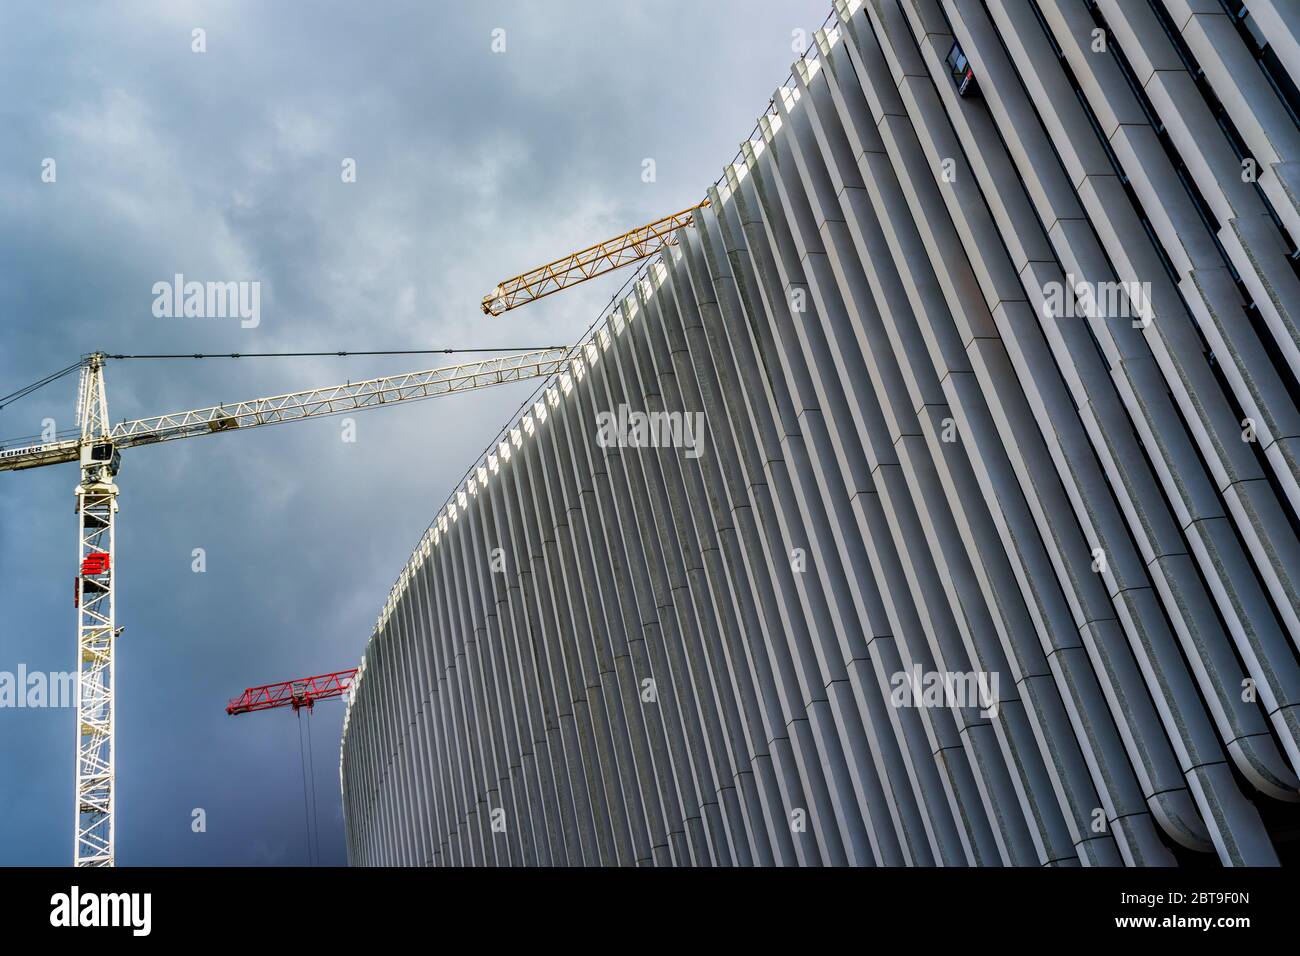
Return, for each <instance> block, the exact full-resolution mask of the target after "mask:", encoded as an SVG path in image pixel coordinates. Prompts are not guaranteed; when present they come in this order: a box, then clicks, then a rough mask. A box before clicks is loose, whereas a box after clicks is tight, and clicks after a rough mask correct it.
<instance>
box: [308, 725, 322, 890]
mask: <svg viewBox="0 0 1300 956" xmlns="http://www.w3.org/2000/svg"><path fill="white" fill-rule="evenodd" d="M313 710H314V708H312V707H308V708H307V776H308V778H309V779H310V780H311V818H312V830H313V832H314V834H315V837H316V865H317V866H320V810H318V809H317V808H316V761H315V759H314V758H313V757H312V751H313V750H314V748H313V747H312V744H311V715H312V712H313Z"/></svg>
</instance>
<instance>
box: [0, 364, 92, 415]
mask: <svg viewBox="0 0 1300 956" xmlns="http://www.w3.org/2000/svg"><path fill="white" fill-rule="evenodd" d="M81 366H82V363H81V362H77V363H76V364H75V365H69V366H68V367H67V368H64V369H60V370H59V371H57V372H51V373H50V374H49V375H47V376H45V377H44V378H42V379H39V380H37V381H35V382H32V384H30V385H25V386H23V387H22V388H20V389H18V390H17V391H16V392H10V393H9V394H8V395H3V396H0V408H4V407H5V406H6V405H12V404H13V403H14V402H16V401H18V399H20V398H24V397H25V396H27V395H30V394H31V393H32V392H34V391H36V390H37V389H38V388H44V387H45V386H46V385H49V384H50V383H51V382H55V381H58V380H59V379H61V378H63V376H65V375H67V374H68V373H69V372H75V371H76V370H77V369H79V368H81Z"/></svg>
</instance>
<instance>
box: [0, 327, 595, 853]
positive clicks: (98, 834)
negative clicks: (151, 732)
mask: <svg viewBox="0 0 1300 956" xmlns="http://www.w3.org/2000/svg"><path fill="white" fill-rule="evenodd" d="M340 354H344V353H340ZM569 357H570V352H569V350H568V349H567V348H551V349H542V350H539V351H533V352H521V353H517V354H512V355H500V356H495V357H492V358H487V359H483V360H481V361H477V362H472V363H469V364H467V365H454V366H448V367H444V368H435V369H429V370H427V371H423V372H408V373H406V374H404V375H390V376H386V377H383V378H372V379H366V380H364V381H360V382H350V383H348V384H346V385H334V386H330V387H327V388H314V389H308V390H305V391H301V392H289V393H287V394H284V395H276V396H272V397H270V398H258V399H254V400H252V401H248V402H237V403H234V404H227V405H213V406H210V407H208V408H196V409H191V410H190V411H186V412H176V413H173V414H170V415H159V416H157V417H154V418H142V419H137V420H135V421H124V422H121V423H119V424H117V425H114V426H110V425H109V421H108V402H107V397H106V394H105V390H104V363H105V361H106V360H107V359H108V358H109V356H108V355H106V354H104V353H103V352H94V353H92V354H90V355H87V356H86V357H85V358H84V359H83V360H82V363H81V385H80V390H79V393H78V399H77V424H78V426H79V427H80V436H79V437H76V438H68V439H63V440H56V441H52V442H47V443H45V444H39V445H28V446H24V447H20V448H9V449H5V448H0V471H19V470H22V469H25V468H36V467H39V466H42V465H56V464H60V463H63V462H73V461H76V462H80V464H81V482H80V484H78V485H77V491H76V495H77V514H78V516H79V533H78V540H79V541H80V546H79V555H78V558H79V565H78V571H77V584H76V602H77V658H78V665H77V668H78V670H77V790H76V802H75V805H74V811H75V814H76V829H75V831H74V832H75V848H74V859H73V862H74V863H75V865H77V866H112V865H113V830H114V827H113V818H114V810H115V807H114V787H113V753H114V744H113V726H114V718H115V712H116V707H115V701H114V694H113V691H114V686H115V680H114V670H113V642H114V640H115V639H116V637H117V636H118V634H120V633H121V630H122V629H121V628H119V627H117V624H116V618H115V616H114V606H113V594H114V587H113V581H114V578H115V577H116V572H117V569H118V566H119V563H118V560H117V554H116V552H115V551H114V548H113V544H114V542H113V524H114V517H115V515H116V514H117V495H118V487H117V485H116V484H115V482H114V479H115V478H116V477H117V472H118V467H119V464H120V462H121V451H122V449H124V448H131V447H133V446H136V445H147V444H153V443H155V442H164V441H171V440H173V439H176V438H193V437H195V436H197V435H210V434H213V433H215V432H224V431H230V430H233V429H242V428H253V427H255V426H258V425H272V424H276V423H278V422H290V421H298V420H300V419H304V418H316V417H319V416H322V415H336V414H339V413H341V412H347V411H353V410H360V409H366V408H378V407H379V406H381V405H392V404H396V403H399V402H410V401H417V400H419V399H423V398H432V397H435V396H438V395H449V394H452V393H454V392H465V391H470V390H473V389H479V388H486V387H488V386H491V385H504V384H507V383H510V382H521V381H524V380H526V379H534V378H547V377H550V376H552V375H554V374H556V373H558V372H560V371H562V370H563V369H565V367H566V366H567V365H568V362H569ZM65 371H69V370H65Z"/></svg>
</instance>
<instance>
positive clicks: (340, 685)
mask: <svg viewBox="0 0 1300 956" xmlns="http://www.w3.org/2000/svg"><path fill="white" fill-rule="evenodd" d="M356 676H357V669H356V668H355V667H353V668H351V669H349V670H345V671H337V672H335V673H333V674H318V675H317V676H315V677H302V678H299V679H298V680H287V681H281V682H280V683H278V684H263V685H262V686H261V687H250V688H248V689H247V690H245V691H244V692H243V693H242V694H240V695H239V696H238V697H236V698H235V699H234V700H232V701H231V702H230V703H229V704H227V705H226V713H227V714H230V715H231V716H235V715H238V714H250V713H252V712H253V711H255V710H271V709H272V708H274V707H292V708H293V709H294V710H298V709H299V708H300V707H307V708H311V707H312V706H313V705H314V704H315V703H316V701H318V700H328V699H329V698H331V697H342V696H343V695H344V694H346V693H347V692H348V690H349V689H350V688H351V687H352V679H353V678H354V677H356Z"/></svg>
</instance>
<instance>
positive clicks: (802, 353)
mask: <svg viewBox="0 0 1300 956" xmlns="http://www.w3.org/2000/svg"><path fill="white" fill-rule="evenodd" d="M1237 6H1239V5H1235V4H1234V5H1232V7H1233V9H1236V7H1237ZM1247 6H1248V7H1249V10H1250V11H1251V13H1252V17H1251V18H1250V19H1249V20H1248V21H1246V22H1243V23H1242V24H1240V25H1238V24H1236V23H1234V20H1233V19H1232V18H1231V17H1229V16H1227V15H1226V14H1223V13H1220V12H1216V11H1218V10H1219V9H1220V8H1219V7H1217V6H1215V5H1213V4H1205V3H1200V4H1192V5H1189V4H1188V3H1186V2H1183V0H1151V2H1148V0H1137V2H1131V0H1124V2H1120V0H1099V2H1098V3H1097V4H1096V5H1095V9H1090V7H1089V5H1088V4H1085V3H1082V2H1073V0H1025V2H1011V0H988V2H986V3H983V4H976V3H968V2H965V0H961V2H956V0H949V2H943V3H940V2H937V0H907V2H902V3H898V2H887V0H872V2H868V3H865V4H860V3H858V2H839V3H837V4H836V11H837V16H836V17H835V19H834V21H833V23H832V24H831V25H830V26H831V28H830V29H829V30H828V31H826V32H823V33H821V34H819V35H818V37H817V40H818V46H817V48H816V49H814V50H813V51H811V53H810V55H809V56H808V57H806V58H805V59H804V60H802V61H801V62H800V63H799V64H797V65H796V69H795V73H794V75H793V77H792V78H791V81H790V84H789V85H788V86H787V87H785V88H783V89H782V90H780V91H779V92H778V95H777V96H776V98H775V102H774V106H773V109H772V111H771V113H770V114H768V115H767V116H765V117H764V118H763V119H762V120H761V121H760V124H759V128H758V130H757V131H756V133H755V135H754V137H753V139H752V140H751V141H750V142H749V143H747V144H746V145H745V147H743V149H742V153H741V155H740V156H739V157H738V158H737V161H736V162H735V163H733V164H732V165H730V166H728V167H727V168H726V170H725V171H724V176H723V178H722V180H720V182H719V184H718V186H717V187H716V188H714V189H711V190H710V191H709V198H710V200H711V204H710V205H709V206H708V207H707V208H705V209H703V210H701V211H700V212H699V213H698V214H697V215H696V219H695V224H694V226H692V227H691V228H688V229H685V230H683V231H682V232H681V233H680V235H679V239H680V241H679V244H678V245H677V246H675V247H673V248H672V249H671V250H669V251H668V252H667V253H666V254H665V255H664V256H663V257H662V259H661V260H658V261H656V262H654V263H653V264H652V265H651V266H650V267H649V268H648V269H647V270H645V271H644V272H643V274H642V277H641V278H640V279H639V280H638V281H637V282H636V283H635V284H634V286H633V288H632V292H631V294H630V295H629V296H628V297H627V298H626V299H623V300H622V301H621V302H620V304H619V305H618V307H617V308H616V309H614V310H613V311H612V312H611V313H610V314H609V315H607V316H605V317H603V318H602V319H601V321H600V322H599V323H598V324H597V327H596V328H595V330H594V331H593V333H592V336H591V337H590V338H589V339H588V340H587V341H586V342H585V343H584V344H583V346H582V347H581V348H580V349H578V350H576V351H575V357H574V361H573V364H572V367H571V370H570V372H569V373H567V374H565V375H563V376H561V378H560V379H559V380H557V381H555V382H551V383H547V385H546V386H545V388H544V389H543V390H542V391H541V392H540V393H539V396H538V401H537V403H536V404H535V405H534V406H533V407H532V409H531V410H530V411H528V413H527V414H526V415H524V416H523V417H522V418H521V419H520V420H519V421H518V422H516V423H514V424H513V425H512V426H511V427H510V428H509V429H508V430H507V432H506V433H505V439H504V441H503V442H501V443H500V444H498V445H496V446H494V447H493V448H491V449H489V451H488V453H486V454H485V456H484V457H483V459H482V460H481V462H480V463H479V465H478V466H477V467H476V468H475V469H474V470H472V472H471V473H470V477H469V480H468V481H467V482H466V484H465V485H464V486H462V487H461V488H460V489H458V490H457V491H456V493H455V494H454V495H453V497H452V498H451V499H450V500H449V501H448V503H447V506H446V507H445V508H444V509H443V511H442V512H440V513H439V515H438V517H437V519H436V520H435V522H434V524H433V526H432V527H431V528H430V530H429V532H428V533H427V534H426V535H425V537H424V538H423V540H422V541H421V543H420V545H419V547H418V548H417V549H416V551H415V553H414V554H413V556H412V558H411V561H410V562H409V564H408V565H407V567H406V568H405V569H404V570H403V572H402V574H401V576H400V578H399V580H398V582H397V584H396V585H395V586H394V588H393V591H392V593H391V595H390V597H389V599H388V601H387V603H386V605H385V607H384V610H383V613H382V615H381V616H380V619H379V621H378V623H377V626H376V628H375V631H374V634H373V636H372V637H371V639H370V643H369V645H368V647H367V650H366V654H365V657H364V660H363V664H362V670H361V673H360V675H359V678H358V681H357V684H356V687H355V690H354V693H353V697H352V699H351V700H350V701H349V705H348V713H347V717H346V721H345V725H344V736H343V744H342V757H341V763H340V777H341V784H342V788H343V800H344V812H345V818H346V823H347V838H348V855H349V859H350V860H351V862H352V863H354V864H411V865H420V864H440V865H449V864H487V865H492V864H496V865H503V864H568V865H578V864H608V865H612V864H678V865H713V864H718V865H726V864H738V865H748V864H786V865H791V864H799V865H830V864H855V865H872V864H876V865H908V864H910V865H967V864H969V865H998V864H1007V865H1043V864H1089V865H1090V864H1107V865H1117V864H1127V865H1154V864H1170V863H1175V862H1179V861H1183V860H1186V859H1190V858H1194V857H1195V855H1196V854H1204V855H1208V856H1211V857H1217V859H1218V860H1219V861H1221V862H1222V863H1224V864H1241V863H1247V864H1272V863H1276V862H1278V861H1279V859H1280V858H1286V856H1287V853H1288V852H1290V851H1288V848H1287V844H1286V843H1285V842H1284V839H1283V837H1282V834H1284V833H1286V832H1287V831H1288V830H1290V831H1291V832H1294V831H1295V825H1296V822H1297V819H1298V812H1297V805H1296V803H1295V800H1296V798H1297V779H1296V769H1297V767H1298V766H1300V720H1298V718H1297V714H1298V711H1297V703H1298V699H1300V665H1298V663H1297V648H1298V647H1300V608H1298V607H1297V597H1296V594H1297V588H1296V576H1297V575H1298V574H1300V540H1298V538H1297V527H1298V525H1297V521H1296V509H1297V505H1300V482H1298V478H1300V464H1298V458H1297V454H1296V448H1297V442H1300V414H1298V413H1297V388H1296V375H1297V373H1298V372H1300V335H1298V334H1297V310H1298V309H1300V280H1298V279H1297V270H1296V261H1295V258H1294V255H1292V258H1290V259H1289V258H1288V254H1289V253H1291V254H1294V252H1295V237H1297V236H1300V207H1298V205H1297V199H1296V197H1297V195H1300V188H1297V186H1298V185H1300V173H1298V172H1297V170H1300V165H1298V163H1300V135H1298V134H1297V130H1296V127H1295V124H1294V114H1293V113H1292V112H1290V111H1289V106H1288V103H1287V97H1288V96H1294V86H1292V87H1290V88H1289V89H1288V88H1287V86H1286V83H1285V82H1279V81H1278V79H1277V78H1278V76H1281V77H1283V78H1284V79H1285V78H1286V77H1287V74H1288V73H1289V80H1287V82H1292V81H1294V80H1295V79H1296V78H1297V76H1300V69H1298V67H1300V45H1297V37H1298V36H1300V14H1297V12H1296V8H1295V7H1294V5H1290V4H1284V3H1281V2H1279V0H1271V2H1270V0H1259V2H1256V0H1252V2H1249V3H1248V4H1247ZM1207 10H1208V12H1205V11H1207ZM1193 11H1195V12H1193ZM1261 25H1262V27H1261ZM1259 29H1265V30H1266V32H1267V35H1268V36H1269V38H1270V40H1271V42H1270V43H1269V45H1268V47H1267V49H1264V50H1260V48H1259V45H1258V42H1257V41H1255V40H1252V37H1253V36H1254V34H1253V33H1252V32H1251V31H1253V30H1255V31H1257V30H1259ZM954 37H955V38H956V39H957V40H958V41H959V42H960V45H961V48H962V50H963V52H964V54H965V55H966V56H967V57H968V58H969V63H970V66H971V68H972V70H973V77H974V85H973V87H971V88H968V89H967V95H965V96H962V95H960V94H959V89H958V85H957V83H956V82H955V81H954V78H953V76H952V73H951V70H950V68H949V66H948V64H947V63H946V62H945V58H946V57H947V56H948V54H949V50H950V48H951V47H952V45H953V42H954ZM1098 37H1100V38H1101V40H1100V41H1099V40H1098ZM1252 43H1254V45H1253V46H1252ZM1198 74H1199V75H1198ZM1294 105H1295V104H1294V103H1292V104H1291V106H1294ZM1246 160H1251V161H1252V164H1253V168H1252V171H1251V173H1250V175H1249V176H1247V175H1246V174H1245V173H1246V171H1247V167H1248V164H1247V163H1246Z"/></svg>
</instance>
